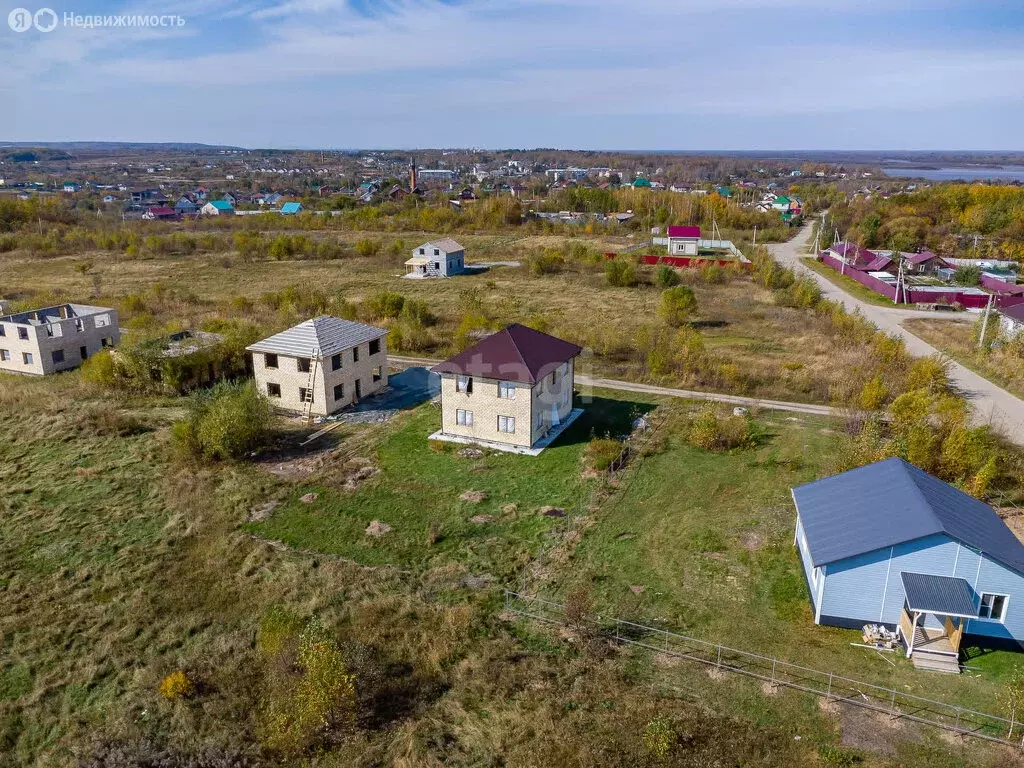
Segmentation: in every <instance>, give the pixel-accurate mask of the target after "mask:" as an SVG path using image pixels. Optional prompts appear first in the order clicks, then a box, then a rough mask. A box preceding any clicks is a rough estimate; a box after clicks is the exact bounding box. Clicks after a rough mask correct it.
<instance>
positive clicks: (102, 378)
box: [81, 349, 117, 388]
mask: <svg viewBox="0 0 1024 768" xmlns="http://www.w3.org/2000/svg"><path fill="white" fill-rule="evenodd" d="M81 370H82V379H83V381H86V382H88V383H89V384H95V385H97V386H100V387H105V388H112V387H115V386H117V368H116V366H115V365H114V358H113V356H112V355H111V354H110V350H109V349H105V350H103V351H102V352H99V353H97V354H95V355H93V356H92V357H90V358H88V359H87V360H86V361H85V362H84V363H82V369H81Z"/></svg>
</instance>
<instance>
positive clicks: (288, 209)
mask: <svg viewBox="0 0 1024 768" xmlns="http://www.w3.org/2000/svg"><path fill="white" fill-rule="evenodd" d="M301 210H302V203H285V204H284V205H282V206H281V213H298V212H299V211H301Z"/></svg>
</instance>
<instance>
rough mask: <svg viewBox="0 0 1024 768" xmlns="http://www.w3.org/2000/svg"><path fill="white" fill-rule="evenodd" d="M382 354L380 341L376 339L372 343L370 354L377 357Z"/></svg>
mask: <svg viewBox="0 0 1024 768" xmlns="http://www.w3.org/2000/svg"><path fill="white" fill-rule="evenodd" d="M379 353H380V339H374V340H373V341H371V342H370V354H371V355H376V354H379Z"/></svg>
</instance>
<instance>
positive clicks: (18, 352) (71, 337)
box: [0, 304, 121, 376]
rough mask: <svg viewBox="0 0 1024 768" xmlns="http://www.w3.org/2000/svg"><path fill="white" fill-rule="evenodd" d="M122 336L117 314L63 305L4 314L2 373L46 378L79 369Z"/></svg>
mask: <svg viewBox="0 0 1024 768" xmlns="http://www.w3.org/2000/svg"><path fill="white" fill-rule="evenodd" d="M120 338H121V336H120V333H119V332H118V329H117V311H116V310H113V309H110V308H108V307H91V306H88V305H86V304H61V305H59V306H56V307H45V308H43V309H33V310H31V311H30V312H18V313H16V314H9V315H0V371H8V372H10V373H26V374H33V375H36V376H44V375H46V374H49V373H57V372H58V371H66V370H70V369H71V368H77V367H78V366H79V365H81V364H82V362H83V361H84V360H86V359H88V358H90V357H92V356H93V355H95V354H96V353H97V352H99V351H100V350H102V349H104V348H106V347H113V346H114V345H116V344H117V342H118V341H119V340H120Z"/></svg>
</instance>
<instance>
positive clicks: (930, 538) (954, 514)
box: [793, 458, 1024, 671]
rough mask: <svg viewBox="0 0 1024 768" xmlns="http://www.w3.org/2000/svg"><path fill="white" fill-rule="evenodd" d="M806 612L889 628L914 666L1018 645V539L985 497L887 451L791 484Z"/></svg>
mask: <svg viewBox="0 0 1024 768" xmlns="http://www.w3.org/2000/svg"><path fill="white" fill-rule="evenodd" d="M793 501H794V503H795V504H796V510H797V519H796V538H795V544H796V547H797V549H798V550H799V552H800V558H801V561H802V563H803V570H804V575H805V577H806V579H807V586H808V589H809V591H810V598H811V606H812V608H813V610H814V623H815V624H826V625H829V626H836V627H848V628H860V627H862V626H864V625H865V624H882V625H885V626H886V627H888V628H890V629H895V630H896V632H897V633H898V634H899V636H900V639H901V641H902V642H903V644H904V646H905V647H906V649H907V655H908V656H910V657H911V658H913V659H914V661H915V664H916V665H917V666H921V667H924V668H928V669H941V670H946V671H958V670H959V666H958V659H959V652H960V648H961V647H962V646H963V644H965V643H968V644H973V645H980V646H983V647H1012V648H1014V649H1015V650H1020V649H1021V646H1022V644H1024V545H1022V544H1021V543H1020V541H1018V539H1017V537H1016V536H1015V535H1014V534H1013V532H1012V531H1010V529H1009V528H1007V527H1006V524H1005V523H1004V522H1003V521H1002V520H1001V519H1000V518H999V516H998V515H997V514H996V513H995V510H993V509H992V508H991V507H990V506H988V505H987V504H985V503H984V502H981V501H979V500H978V499H975V498H973V497H971V496H969V495H967V494H966V493H964V492H963V491H961V490H959V489H957V488H954V487H953V486H952V485H949V484H948V483H944V482H942V481H941V480H939V479H938V478H936V477H933V476H931V475H929V474H928V473H927V472H924V471H923V470H921V469H918V468H917V467H915V466H913V465H912V464H908V463H907V462H905V461H903V460H902V459H898V458H893V459H886V460H885V461H879V462H876V463H874V464H868V465H867V466H864V467H859V468H857V469H853V470H850V471H849V472H843V473H842V474H839V475H834V476H833V477H827V478H825V479H823V480H818V481H815V482H813V483H808V484H806V485H801V486H798V487H796V488H794V489H793Z"/></svg>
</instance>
